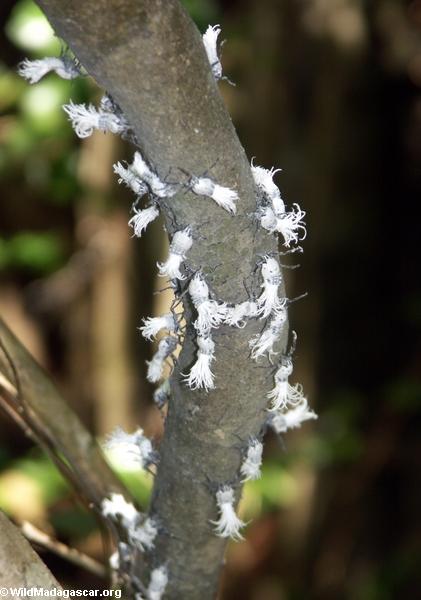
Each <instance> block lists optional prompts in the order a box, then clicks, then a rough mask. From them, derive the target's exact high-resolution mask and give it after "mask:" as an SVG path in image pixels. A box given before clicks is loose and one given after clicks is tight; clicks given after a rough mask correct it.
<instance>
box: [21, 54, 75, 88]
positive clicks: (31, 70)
mask: <svg viewBox="0 0 421 600" xmlns="http://www.w3.org/2000/svg"><path fill="white" fill-rule="evenodd" d="M51 71H55V73H57V75H58V76H59V77H61V78H62V79H75V78H76V77H79V75H80V74H81V73H80V68H79V66H78V64H77V62H76V61H75V60H73V59H72V58H70V57H66V56H63V57H60V58H59V57H57V56H48V57H46V58H41V59H38V60H29V59H28V58H25V60H24V61H22V62H21V63H20V65H19V66H18V74H19V75H20V76H21V77H23V78H24V79H26V80H27V81H29V83H38V81H40V79H42V78H43V77H44V76H45V75H47V73H51Z"/></svg>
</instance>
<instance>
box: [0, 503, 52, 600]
mask: <svg viewBox="0 0 421 600" xmlns="http://www.w3.org/2000/svg"><path fill="white" fill-rule="evenodd" d="M0 585H1V587H3V588H9V587H12V588H19V587H25V588H27V589H28V588H32V587H37V588H43V589H45V590H54V589H58V590H60V589H61V586H60V584H59V583H58V582H57V581H56V580H55V579H54V577H53V576H52V574H51V573H50V571H49V570H48V569H47V567H46V566H45V565H44V563H43V562H42V560H41V559H40V558H39V556H38V555H37V553H36V552H35V551H34V550H33V549H32V548H31V545H30V544H29V542H27V541H26V540H25V538H24V537H23V536H22V534H21V533H20V531H19V530H18V529H17V528H16V527H15V526H14V525H12V523H11V522H10V521H9V519H7V517H6V516H5V515H4V514H3V513H2V512H1V511H0ZM9 597H10V598H11V597H12V596H11V595H9Z"/></svg>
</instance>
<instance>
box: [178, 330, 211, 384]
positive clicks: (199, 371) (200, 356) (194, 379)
mask: <svg viewBox="0 0 421 600" xmlns="http://www.w3.org/2000/svg"><path fill="white" fill-rule="evenodd" d="M197 346H198V352H197V359H196V362H195V363H194V365H193V366H192V368H191V369H190V373H189V374H188V375H186V377H185V378H184V381H185V382H186V383H187V385H188V386H189V388H191V389H192V390H195V389H197V388H205V390H206V391H208V390H212V389H214V387H215V384H214V375H213V373H212V371H211V364H212V361H213V360H214V358H215V343H214V342H213V340H212V338H211V337H210V336H207V337H202V336H200V335H198V336H197Z"/></svg>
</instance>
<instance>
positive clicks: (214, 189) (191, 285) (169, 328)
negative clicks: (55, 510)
mask: <svg viewBox="0 0 421 600" xmlns="http://www.w3.org/2000/svg"><path fill="white" fill-rule="evenodd" d="M220 31H221V30H220V28H219V26H213V27H212V26H209V27H208V29H207V31H206V32H205V34H204V35H203V44H204V47H205V50H206V54H207V56H208V59H209V63H210V66H211V69H212V73H213V75H214V77H215V79H216V80H220V79H223V75H222V66H221V62H220V59H219V54H218V36H219V34H220ZM50 71H55V72H56V73H57V74H58V75H59V76H60V77H63V78H65V79H73V78H75V77H78V76H79V75H81V68H80V66H79V64H78V63H77V62H76V61H75V60H73V59H71V58H69V57H68V56H62V57H59V58H57V57H53V58H45V59H42V60H35V61H29V60H25V61H24V62H23V63H22V64H21V65H20V68H19V73H20V74H21V75H22V76H23V77H24V78H26V79H27V80H28V81H29V82H30V83H36V82H38V81H39V80H40V79H41V78H42V77H43V76H44V75H45V74H47V73H48V72H50ZM63 108H64V110H65V112H66V113H67V115H68V117H69V120H70V121H71V123H72V126H73V128H74V130H75V132H76V134H77V135H78V136H79V137H80V138H85V137H88V136H90V135H91V134H92V133H93V131H94V130H99V131H103V132H106V131H108V132H112V133H117V134H120V135H123V136H129V137H130V136H132V139H133V134H132V132H131V131H130V126H129V124H128V122H127V120H126V119H125V117H124V115H123V114H122V113H121V111H120V109H119V108H118V106H116V105H115V104H114V102H113V101H112V99H111V98H110V97H109V96H107V95H105V96H104V97H103V98H102V100H101V103H100V106H99V107H98V108H96V107H95V106H93V105H88V106H85V105H84V104H74V103H73V102H70V103H69V104H67V105H65V106H64V107H63ZM114 172H115V173H116V175H118V181H119V183H123V184H125V185H126V186H127V187H128V188H129V189H130V190H131V191H132V192H133V193H134V194H135V196H136V201H135V202H134V205H133V212H134V214H133V216H132V218H131V219H130V220H129V225H130V226H131V227H132V228H133V232H134V235H135V236H137V237H140V236H141V235H142V233H143V232H144V231H145V230H146V228H147V227H148V225H149V224H150V223H151V222H152V221H154V220H155V219H156V218H157V217H158V215H159V214H160V202H161V201H162V200H166V199H168V198H170V197H172V196H174V195H175V194H176V193H178V192H179V191H181V189H182V188H186V187H187V188H188V189H189V190H190V191H192V192H193V193H194V194H196V195H197V196H202V197H205V198H209V199H211V200H213V201H214V202H215V203H216V204H217V205H218V206H219V207H221V208H222V209H224V210H226V211H227V212H229V213H230V214H231V215H235V214H236V202H237V201H238V200H239V197H238V194H237V193H236V191H234V190H232V189H230V188H228V187H224V186H222V185H220V184H219V183H217V182H215V181H213V180H212V179H211V178H210V177H200V176H196V175H192V176H190V177H189V179H188V181H187V182H183V183H182V184H178V183H168V182H166V181H164V180H162V179H161V178H160V177H159V176H158V174H157V173H156V171H155V170H154V169H153V167H152V166H151V165H149V164H148V163H147V162H146V161H145V159H144V158H143V157H142V155H141V153H140V152H139V151H136V152H135V154H134V158H133V162H132V163H131V164H129V165H127V166H125V165H123V164H122V163H120V162H118V163H116V164H115V165H114ZM251 172H252V176H253V179H254V182H255V186H256V197H257V202H256V204H257V208H256V212H255V214H254V219H255V220H256V221H257V222H258V223H259V225H260V226H261V227H262V228H263V229H265V230H266V231H267V232H268V233H269V234H276V235H278V234H279V235H280V236H281V240H282V243H283V245H284V246H285V247H286V248H290V247H291V245H294V244H297V243H298V242H299V241H300V240H301V239H303V238H304V237H305V234H306V229H305V224H304V223H303V218H304V216H305V213H304V212H303V211H302V210H301V209H300V207H299V206H298V205H296V204H295V205H293V207H292V209H291V210H290V211H287V210H286V207H285V203H284V201H283V200H282V198H281V193H280V190H279V188H278V187H277V185H276V184H275V182H274V181H273V177H274V175H275V173H276V172H277V171H276V170H274V169H271V170H267V169H264V168H263V167H258V166H255V165H254V164H253V163H252V164H251ZM144 196H146V197H147V198H148V204H147V205H146V206H145V207H144V208H141V209H140V208H138V203H139V201H140V200H141V198H142V197H144ZM193 243H194V232H193V231H192V229H191V227H190V226H186V227H184V228H183V229H180V230H179V231H176V232H175V233H174V235H173V237H172V240H171V243H170V247H169V255H168V258H167V260H166V261H165V262H163V263H158V265H157V266H158V271H159V275H160V276H162V277H166V278H168V279H169V280H170V283H171V286H172V287H173V289H174V290H175V291H177V290H179V289H180V288H179V285H180V284H179V282H183V281H185V280H188V281H187V282H186V283H185V286H186V289H187V292H188V294H189V297H190V300H191V303H192V305H193V307H194V309H195V311H196V314H197V317H196V319H195V321H194V323H193V326H194V328H195V330H196V343H197V355H196V360H195V361H194V364H193V365H192V366H191V368H190V371H189V372H188V373H186V374H184V375H183V380H184V382H185V384H186V385H187V386H188V387H189V388H191V389H203V390H204V391H205V392H208V391H209V390H212V389H214V388H215V376H214V373H213V371H212V364H213V363H214V361H215V360H216V357H215V342H214V341H213V339H212V330H213V329H215V328H218V327H220V326H221V325H228V326H231V327H240V328H243V327H245V326H246V325H247V322H248V321H249V320H250V319H260V320H262V321H263V322H264V327H263V330H262V332H261V333H260V334H259V335H257V336H254V337H252V338H251V339H250V341H249V347H250V356H251V359H252V360H255V361H259V359H265V357H266V358H267V359H269V362H270V364H273V361H274V359H275V357H276V355H277V352H276V351H275V349H274V348H275V347H276V344H277V342H278V341H279V340H280V338H281V335H282V334H283V332H284V328H285V325H286V322H287V306H288V303H289V301H288V299H287V298H284V297H280V295H279V287H280V285H281V284H282V275H281V269H280V264H279V262H278V260H277V258H275V257H274V256H272V255H266V256H264V257H262V258H261V259H260V260H259V262H258V266H259V267H260V273H261V293H260V295H259V296H258V297H257V299H251V298H249V299H246V300H245V301H244V302H241V303H240V304H237V305H235V306H233V305H230V304H228V303H227V302H223V301H220V300H218V299H216V298H215V297H214V295H213V294H212V292H211V290H210V289H209V286H208V284H207V282H206V276H205V274H204V273H203V271H202V270H199V271H196V272H193V271H192V270H191V269H189V268H186V261H188V253H189V251H190V249H191V248H192V245H193ZM180 321H181V319H180V315H177V314H176V313H175V312H170V313H168V314H165V315H163V316H161V317H149V318H146V319H143V325H142V326H141V327H140V328H139V329H140V331H141V333H142V335H143V336H144V337H145V338H146V339H147V340H155V339H156V336H157V335H159V334H160V332H161V331H165V332H166V335H165V337H162V338H161V339H160V341H159V343H158V348H157V351H156V353H155V354H154V356H153V357H152V359H151V360H150V361H149V362H148V363H147V366H148V370H147V378H148V380H149V381H150V382H151V383H159V382H161V383H160V385H159V387H158V388H157V389H156V392H155V394H154V400H155V402H156V404H157V405H158V407H159V408H162V407H163V406H164V405H165V403H166V402H167V401H168V398H169V393H170V385H169V380H168V379H165V380H163V375H164V367H165V363H166V361H167V359H168V358H170V357H172V355H173V353H174V351H175V350H176V348H177V346H178V345H179V340H180V338H179V335H180V330H181V325H180ZM294 346H295V334H294V340H293V343H292V346H291V349H290V351H289V352H288V353H287V354H284V355H283V356H282V357H281V359H280V361H279V362H278V365H277V367H276V370H275V369H274V371H275V372H274V387H273V389H271V390H270V391H269V392H268V393H267V397H268V403H269V405H268V420H267V424H268V425H269V426H270V427H272V429H273V430H274V431H275V432H276V433H278V434H282V433H285V432H286V431H288V430H289V429H294V428H297V427H300V426H301V424H302V423H303V422H304V421H307V420H309V419H316V418H317V416H316V414H315V413H314V412H313V411H312V410H310V409H309V406H308V403H307V399H306V398H305V396H304V395H303V391H302V388H301V386H300V385H299V384H295V385H291V384H290V383H289V378H290V376H291V374H292V371H293V363H292V353H293V347H294ZM105 447H106V448H111V449H112V448H116V447H117V448H119V449H120V450H122V451H124V452H125V455H126V456H127V457H128V459H129V460H131V461H134V462H135V463H136V464H138V465H139V467H140V468H144V469H148V468H149V467H150V466H151V465H153V464H156V463H157V460H158V455H157V452H156V451H155V450H154V448H153V446H152V443H151V441H150V440H149V439H148V438H147V437H145V436H144V434H143V431H142V429H138V430H137V431H135V432H134V433H131V434H130V433H126V432H124V431H123V430H121V429H117V430H116V431H114V432H113V433H112V434H111V436H110V437H109V439H108V440H107V441H106V443H105ZM262 453H263V444H262V441H261V439H258V438H257V437H253V438H251V439H250V440H249V441H248V444H247V447H246V448H245V449H244V450H243V452H242V463H241V466H240V470H239V481H241V482H245V481H248V480H253V479H257V478H259V477H260V468H261V463H262ZM215 500H216V506H217V509H218V512H219V518H218V519H217V520H216V521H212V523H213V525H214V526H215V533H216V534H217V535H218V536H221V537H229V538H233V539H242V536H241V533H240V530H241V528H242V527H243V526H244V525H245V524H244V522H243V521H242V520H241V519H240V518H239V517H238V516H237V515H236V512H235V509H234V505H235V496H234V489H233V487H232V486H231V485H221V486H219V488H218V490H217V491H216V498H215ZM102 513H103V515H104V516H105V517H107V518H109V519H110V520H111V521H114V522H116V523H118V524H119V526H121V527H123V528H124V530H125V531H126V537H127V544H123V543H120V544H119V548H118V552H116V553H115V554H114V555H112V557H111V559H110V564H111V566H112V567H113V568H114V569H117V570H118V569H120V568H121V566H122V565H121V563H122V561H130V555H131V554H130V553H131V551H133V549H136V550H138V551H140V552H144V551H150V550H152V549H153V548H154V540H155V537H156V535H157V534H158V530H159V519H158V518H156V517H145V516H144V515H142V514H141V513H140V512H139V511H138V510H137V509H136V508H135V507H134V505H133V504H131V503H129V502H127V501H126V500H125V499H124V497H123V496H122V495H119V494H112V495H111V496H110V497H109V498H105V499H104V500H103V502H102ZM167 582H168V570H167V567H166V566H165V565H160V566H158V567H157V568H155V569H153V570H152V572H151V575H150V581H149V585H148V587H147V588H144V587H143V586H141V591H140V592H139V594H138V596H137V600H140V599H141V598H142V597H145V598H147V599H149V600H160V598H162V596H163V594H164V591H165V587H166V585H167Z"/></svg>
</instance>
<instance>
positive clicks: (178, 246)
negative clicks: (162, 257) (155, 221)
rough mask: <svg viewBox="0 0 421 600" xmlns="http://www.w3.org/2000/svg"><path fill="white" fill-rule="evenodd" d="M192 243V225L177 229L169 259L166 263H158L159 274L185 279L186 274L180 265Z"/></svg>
mask: <svg viewBox="0 0 421 600" xmlns="http://www.w3.org/2000/svg"><path fill="white" fill-rule="evenodd" d="M192 245H193V238H192V234H191V228H190V227H186V228H185V229H182V230H181V231H176V232H175V234H174V236H173V238H172V240H171V244H170V251H169V256H168V258H167V260H166V261H165V262H164V263H158V269H159V275H160V276H161V277H169V278H170V279H180V280H183V279H185V278H186V276H185V275H183V273H182V272H181V271H180V266H181V263H182V262H183V260H184V259H185V258H186V254H187V252H188V251H189V250H190V248H191V247H192Z"/></svg>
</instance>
